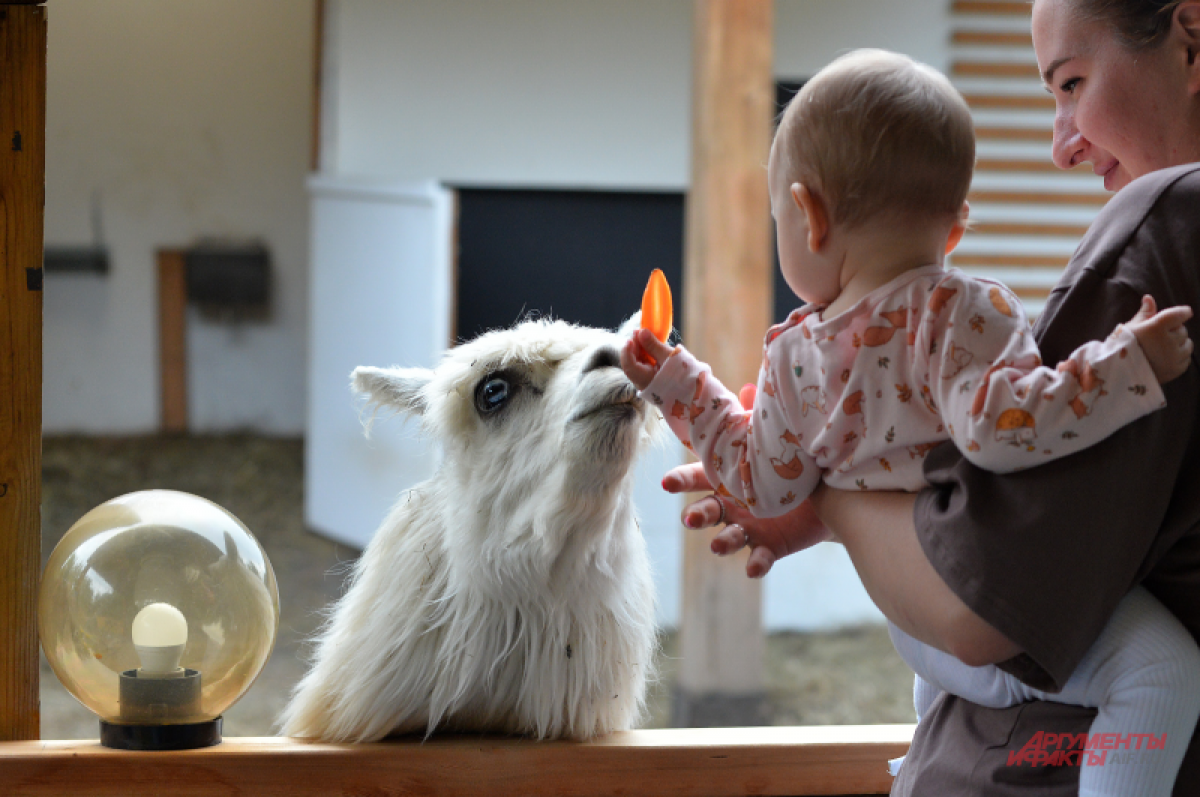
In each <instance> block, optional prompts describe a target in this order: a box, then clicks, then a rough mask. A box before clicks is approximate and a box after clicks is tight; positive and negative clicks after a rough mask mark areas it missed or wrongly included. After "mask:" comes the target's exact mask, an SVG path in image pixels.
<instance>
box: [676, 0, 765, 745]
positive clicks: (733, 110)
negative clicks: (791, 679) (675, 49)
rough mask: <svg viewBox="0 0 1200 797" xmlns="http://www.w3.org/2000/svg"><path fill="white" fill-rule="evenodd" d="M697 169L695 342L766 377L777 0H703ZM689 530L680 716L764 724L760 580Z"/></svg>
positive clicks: (689, 335)
mask: <svg viewBox="0 0 1200 797" xmlns="http://www.w3.org/2000/svg"><path fill="white" fill-rule="evenodd" d="M694 14H695V44H694V48H695V49H694V53H693V59H694V65H693V70H694V71H693V87H692V175H691V190H690V191H689V193H688V198H687V215H686V242H685V259H684V280H683V284H684V306H685V319H686V324H687V328H686V329H685V330H684V340H685V341H687V345H688V348H690V349H691V350H692V351H693V352H695V353H696V354H697V355H698V356H699V357H700V358H702V359H704V360H706V361H707V362H709V363H710V364H711V365H712V367H713V370H714V372H715V373H716V375H717V376H718V377H719V378H720V379H721V380H722V381H723V382H724V383H725V384H726V385H728V386H730V387H731V388H732V389H733V390H735V391H736V390H737V389H738V388H739V387H740V386H741V385H742V384H744V383H746V382H755V381H757V377H758V367H759V363H760V361H761V358H762V340H763V336H764V334H765V333H766V330H767V326H768V325H769V323H770V308H771V286H772V274H771V269H772V268H773V261H772V258H771V246H772V242H771V226H770V223H771V222H770V203H769V200H768V196H767V174H766V169H765V164H766V162H767V156H768V154H769V151H770V141H771V118H772V102H773V101H774V77H773V74H772V60H773V59H772V55H773V47H772V25H773V8H772V2H771V0H696V3H695V11H694ZM709 539H710V535H707V534H703V533H697V532H685V542H684V546H683V558H684V577H683V604H682V609H681V620H680V654H681V659H682V660H681V662H680V670H679V682H678V683H679V685H678V691H677V694H676V695H675V700H674V703H673V711H672V714H673V720H674V722H675V724H676V725H684V726H693V727H695V726H704V725H750V724H759V723H760V722H761V718H762V714H763V711H762V709H763V705H764V700H765V688H764V677H763V654H764V651H765V644H766V640H765V638H764V636H763V629H762V589H761V582H758V581H752V580H750V579H748V578H747V577H746V574H745V558H744V555H743V556H740V557H731V558H728V559H718V558H717V557H715V556H713V555H712V553H711V552H710V551H709V548H708V544H709Z"/></svg>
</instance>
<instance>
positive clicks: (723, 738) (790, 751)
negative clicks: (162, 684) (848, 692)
mask: <svg viewBox="0 0 1200 797" xmlns="http://www.w3.org/2000/svg"><path fill="white" fill-rule="evenodd" d="M912 731H913V726H912V725H865V726H864V725H859V726H853V725H844V726H828V727H808V728H729V729H695V730H657V731H631V732H628V733H618V734H613V735H611V736H608V737H605V738H602V739H597V740H595V741H591V742H583V743H577V742H535V741H529V740H522V739H512V738H499V739H498V738H485V737H479V736H464V737H456V738H440V737H435V738H433V739H431V740H429V741H427V742H421V741H408V740H403V741H389V742H382V743H378V744H362V745H325V744H303V743H297V742H294V741H291V740H289V739H280V738H262V739H226V740H225V741H224V742H223V743H221V744H220V745H218V746H216V747H210V748H207V749H203V750H188V751H184V752H163V753H131V752H124V751H118V750H109V749H107V748H104V747H100V746H99V745H98V744H97V743H96V742H94V741H53V742H12V743H6V744H0V794H4V795H6V797H33V796H34V795H52V794H53V795H57V794H71V795H75V797H108V796H109V795H112V797H117V795H120V797H127V796H128V795H131V794H154V795H182V794H189V795H194V794H218V793H219V794H246V795H256V797H306V796H307V795H329V794H371V795H377V796H378V797H385V796H387V795H424V796H425V797H459V796H460V795H461V797H475V795H480V794H490V795H523V796H525V795H528V797H538V796H539V795H628V794H647V795H650V794H652V795H674V796H675V797H690V796H692V795H694V796H695V797H700V796H701V795H704V796H705V797H719V796H720V795H746V794H756V795H866V794H887V792H888V789H889V788H890V787H891V780H892V779H891V777H890V776H889V775H888V774H887V760H888V759H889V758H895V757H896V756H900V755H903V754H904V752H905V751H906V750H907V749H908V745H909V743H910V741H911V739H912Z"/></svg>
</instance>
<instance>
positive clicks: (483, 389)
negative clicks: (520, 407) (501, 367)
mask: <svg viewBox="0 0 1200 797" xmlns="http://www.w3.org/2000/svg"><path fill="white" fill-rule="evenodd" d="M512 394H513V386H512V384H511V383H510V382H509V380H508V379H506V378H505V377H503V376H489V377H487V378H486V379H484V380H483V381H482V382H480V383H479V386H478V387H477V388H475V408H476V409H478V410H479V411H480V412H481V413H483V414H485V415H486V414H488V413H492V412H495V411H496V410H498V409H500V408H501V407H503V406H504V405H505V404H507V403H508V399H509V397H510V396H512Z"/></svg>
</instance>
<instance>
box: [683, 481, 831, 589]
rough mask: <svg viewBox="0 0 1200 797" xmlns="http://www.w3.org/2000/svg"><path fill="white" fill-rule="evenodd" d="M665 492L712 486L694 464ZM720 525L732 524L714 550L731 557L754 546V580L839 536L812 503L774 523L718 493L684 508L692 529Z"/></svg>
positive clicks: (749, 566)
mask: <svg viewBox="0 0 1200 797" xmlns="http://www.w3.org/2000/svg"><path fill="white" fill-rule="evenodd" d="M663 489H664V490H666V491H667V492H669V493H687V492H699V491H702V490H711V489H712V485H710V484H709V481H708V477H706V476H705V475H704V468H703V466H701V465H700V463H698V462H694V463H691V464H689V465H680V466H679V467H677V468H673V469H672V470H670V471H668V472H667V475H666V476H665V477H664V478H663ZM720 523H725V524H727V525H726V526H725V528H723V529H722V530H721V531H720V532H718V533H717V535H716V536H715V537H713V540H712V545H711V548H712V552H713V553H715V554H717V555H718V556H728V555H729V554H731V553H736V552H737V551H740V550H741V549H742V548H745V547H746V546H749V547H750V558H749V559H748V560H747V561H746V575H747V576H749V577H750V578H762V577H763V576H765V575H766V574H767V571H769V570H770V569H771V566H772V565H774V564H775V562H776V561H778V560H779V559H782V558H783V557H785V556H787V555H788V554H793V553H796V552H797V551H803V550H804V549H806V548H810V547H812V546H813V545H816V544H817V543H819V542H826V541H828V540H832V539H833V538H834V537H833V534H832V533H831V532H830V531H829V529H828V528H827V527H826V526H825V524H824V523H822V522H821V519H820V518H818V517H817V514H816V512H815V511H814V510H813V507H812V504H811V503H809V502H808V501H805V502H804V503H802V504H800V506H798V507H797V508H795V509H793V510H792V511H791V512H789V513H788V514H786V515H781V516H780V517H776V518H769V519H764V518H756V517H754V516H753V515H751V514H750V513H749V512H747V511H746V510H744V509H742V508H741V507H739V506H738V505H737V504H735V503H734V502H732V501H730V500H728V499H724V498H721V497H720V496H718V495H716V494H715V493H714V494H713V495H708V496H705V497H704V498H701V499H699V500H698V501H693V502H692V503H690V504H688V505H687V506H686V507H685V508H684V510H683V525H685V526H687V527H688V528H689V529H702V528H706V527H708V526H716V525H718V524H720Z"/></svg>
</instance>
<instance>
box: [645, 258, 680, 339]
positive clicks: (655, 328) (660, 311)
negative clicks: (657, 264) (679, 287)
mask: <svg viewBox="0 0 1200 797" xmlns="http://www.w3.org/2000/svg"><path fill="white" fill-rule="evenodd" d="M672 321H673V318H672V310H671V286H670V285H668V284H667V278H666V276H664V275H663V273H662V270H661V269H657V268H656V269H654V270H653V271H651V272H650V282H648V283H647V284H646V292H645V293H643V294H642V329H648V330H650V331H651V332H653V333H654V337H656V338H658V339H659V340H661V341H662V342H663V343H666V342H667V337H668V336H669V335H670V334H671V323H672Z"/></svg>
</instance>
